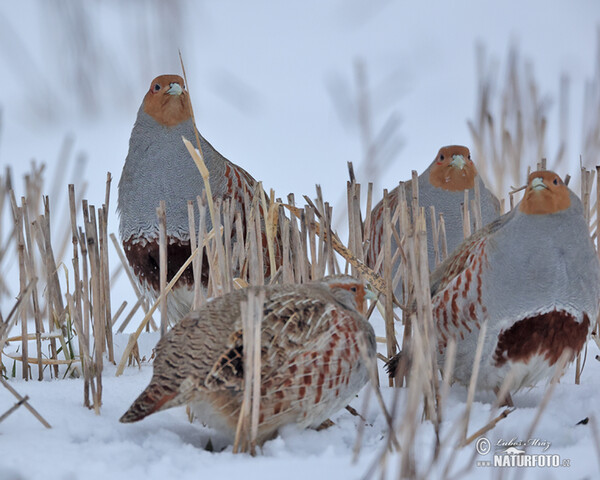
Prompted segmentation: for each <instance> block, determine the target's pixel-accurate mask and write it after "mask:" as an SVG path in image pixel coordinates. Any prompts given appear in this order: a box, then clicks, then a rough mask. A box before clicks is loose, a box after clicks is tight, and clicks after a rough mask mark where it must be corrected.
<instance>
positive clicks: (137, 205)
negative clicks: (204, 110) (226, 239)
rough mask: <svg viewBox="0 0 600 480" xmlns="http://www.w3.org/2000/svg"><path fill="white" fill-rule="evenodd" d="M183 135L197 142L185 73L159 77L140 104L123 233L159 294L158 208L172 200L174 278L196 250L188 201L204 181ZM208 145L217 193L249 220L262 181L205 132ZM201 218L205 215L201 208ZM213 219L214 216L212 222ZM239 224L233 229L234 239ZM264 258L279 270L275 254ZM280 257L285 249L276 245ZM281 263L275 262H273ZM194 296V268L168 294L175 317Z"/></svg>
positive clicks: (126, 178)
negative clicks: (220, 149) (248, 203)
mask: <svg viewBox="0 0 600 480" xmlns="http://www.w3.org/2000/svg"><path fill="white" fill-rule="evenodd" d="M182 136H183V137H185V138H187V139H188V140H189V141H191V142H192V143H193V144H194V146H196V147H197V145H196V134H195V129H194V122H193V118H192V112H191V109H190V105H189V99H188V94H187V92H186V90H185V86H184V84H183V79H182V78H181V77H180V76H179V75H161V76H159V77H157V78H155V79H154V80H153V81H152V83H151V85H150V90H149V91H148V93H146V96H145V97H144V101H143V102H142V105H141V107H140V109H139V111H138V115H137V120H136V122H135V125H134V126H133V131H132V132H131V139H130V141H129V153H128V155H127V158H126V160H125V166H124V167H123V173H122V175H121V180H120V182H119V200H118V208H119V212H120V226H119V233H120V236H121V240H122V242H123V247H124V250H125V255H126V257H127V260H128V261H129V264H130V266H131V268H132V269H133V272H134V273H135V276H136V277H137V279H138V281H139V283H140V285H141V286H142V288H143V290H144V291H145V292H146V293H147V294H148V295H149V296H150V297H151V298H153V299H155V298H157V296H158V293H159V290H160V289H159V267H158V265H159V247H158V236H159V225H158V220H157V215H156V208H157V207H158V205H159V202H160V200H164V201H165V202H166V218H167V243H168V249H167V256H168V266H167V270H168V272H167V280H168V281H170V280H171V279H172V277H173V276H174V275H175V273H177V271H178V270H179V268H180V267H181V266H182V265H183V263H184V262H185V261H186V260H187V258H188V257H189V256H190V253H191V250H190V232H189V221H188V209H187V202H188V200H191V201H192V202H193V203H194V205H195V204H196V198H197V196H202V194H203V192H204V190H205V188H204V181H203V179H202V177H201V175H200V172H199V171H198V168H197V167H196V165H195V163H194V161H193V160H192V158H191V156H190V154H189V152H188V151H187V149H186V147H185V145H184V143H183V141H182ZM199 138H200V146H201V149H202V153H203V155H204V162H205V164H206V167H207V168H208V171H209V175H210V177H209V181H210V186H211V190H212V194H213V199H221V200H227V199H229V200H231V201H232V202H233V206H234V209H235V210H236V211H237V212H239V213H240V214H241V218H242V223H243V225H244V228H245V218H246V217H245V214H246V209H245V207H244V198H245V196H244V195H245V194H246V195H247V197H246V198H249V199H250V201H251V200H252V198H253V196H254V191H255V186H256V181H255V180H254V178H252V176H251V175H250V174H249V173H248V172H246V171H245V170H244V169H242V168H241V167H239V166H237V165H235V164H233V163H231V162H230V161H229V160H227V159H226V158H225V157H223V156H222V155H221V154H220V153H219V152H217V151H216V150H215V149H214V148H213V146H212V145H211V144H210V143H208V142H207V141H206V140H205V139H204V138H203V137H202V136H199ZM195 220H196V225H198V223H199V215H198V213H196V219H195ZM211 227H212V222H211V219H210V215H207V216H206V229H207V231H210V229H211ZM234 236H235V229H233V231H232V239H233V238H234ZM263 253H264V254H265V257H264V265H265V270H266V275H269V274H270V272H271V266H270V263H269V256H268V255H267V254H266V248H264V252H263ZM276 258H279V250H278V249H277V251H276ZM273 270H274V269H273ZM207 280H208V264H207V262H205V263H204V265H203V266H202V278H201V281H202V283H203V285H206V282H207ZM192 301H193V275H192V270H191V268H188V269H187V270H186V271H185V273H184V274H183V275H182V276H181V277H180V279H179V281H178V282H177V284H176V285H175V288H174V289H173V291H172V294H171V295H169V297H168V311H169V318H170V319H171V320H172V321H176V320H178V319H180V318H181V317H182V316H183V315H185V314H186V313H187V312H188V311H189V309H190V306H191V304H192Z"/></svg>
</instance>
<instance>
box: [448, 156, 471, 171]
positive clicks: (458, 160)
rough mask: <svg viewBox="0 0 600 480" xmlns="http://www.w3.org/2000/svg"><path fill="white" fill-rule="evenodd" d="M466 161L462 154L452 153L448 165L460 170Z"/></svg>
mask: <svg viewBox="0 0 600 480" xmlns="http://www.w3.org/2000/svg"><path fill="white" fill-rule="evenodd" d="M466 163H467V162H465V157H463V156H462V155H452V161H451V162H450V165H452V166H453V167H456V168H460V169H461V170H462V169H463V168H464V166H465V165H466Z"/></svg>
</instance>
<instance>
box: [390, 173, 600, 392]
mask: <svg viewBox="0 0 600 480" xmlns="http://www.w3.org/2000/svg"><path fill="white" fill-rule="evenodd" d="M431 295H432V304H433V316H434V323H435V325H436V327H437V339H438V353H439V356H438V358H439V363H440V366H442V365H443V364H444V361H445V354H446V347H447V344H448V342H449V340H450V339H451V338H452V339H454V340H455V341H456V346H457V348H456V360H455V365H456V366H455V369H454V372H453V377H454V379H455V380H457V381H458V382H459V383H462V384H464V385H467V384H468V383H469V381H470V378H471V373H472V370H473V361H474V357H475V350H476V345H477V341H478V337H479V334H480V331H481V327H482V325H483V323H484V321H487V328H486V333H485V337H484V340H483V341H484V343H483V356H482V359H481V364H480V370H479V376H478V382H477V386H478V388H481V389H489V390H497V389H498V388H499V387H500V386H501V385H502V383H503V381H504V379H505V377H506V376H507V374H508V372H509V371H510V370H511V369H512V370H513V373H512V375H513V376H512V380H511V381H510V383H509V385H508V387H509V390H512V391H514V390H518V389H519V388H522V387H526V386H531V385H534V384H535V383H537V382H538V381H540V380H542V379H547V378H550V377H552V376H553V375H554V374H555V372H556V368H557V365H558V364H559V362H558V360H559V359H560V357H561V355H563V354H565V355H566V356H567V361H572V360H573V358H574V357H575V355H576V354H577V353H579V352H580V351H581V350H582V348H583V346H584V345H585V343H586V340H587V338H588V334H589V333H590V331H591V329H592V327H593V326H594V325H595V323H596V318H597V316H598V312H599V306H600V264H599V262H598V256H597V253H596V249H595V248H594V245H593V243H592V240H591V238H590V233H589V229H588V225H587V224H586V222H585V219H584V216H583V207H582V204H581V201H580V200H579V198H578V197H577V195H575V194H574V193H573V192H572V191H571V190H569V188H568V187H567V186H566V185H565V184H564V183H563V181H562V180H561V178H560V177H559V176H558V175H557V174H556V173H554V172H551V171H538V172H533V173H532V174H530V176H529V178H528V183H527V189H526V191H525V195H524V197H523V200H522V201H521V202H520V203H519V204H518V205H517V206H516V207H515V208H514V209H513V210H512V211H511V212H509V213H507V214H506V215H503V216H502V217H500V218H499V219H497V220H495V221H494V222H492V223H490V224H489V225H487V226H486V227H484V228H483V229H481V230H480V231H478V232H476V233H475V234H473V235H471V236H470V237H469V238H467V239H466V240H465V241H464V242H463V243H462V244H461V245H460V246H459V247H458V248H457V249H456V250H455V252H454V253H453V254H452V255H451V256H449V257H448V258H447V259H446V260H445V261H444V262H443V263H442V264H441V265H440V266H439V267H438V268H437V269H436V270H435V271H434V272H433V274H432V276H431ZM392 370H393V366H392ZM393 373H394V372H393V371H392V374H393Z"/></svg>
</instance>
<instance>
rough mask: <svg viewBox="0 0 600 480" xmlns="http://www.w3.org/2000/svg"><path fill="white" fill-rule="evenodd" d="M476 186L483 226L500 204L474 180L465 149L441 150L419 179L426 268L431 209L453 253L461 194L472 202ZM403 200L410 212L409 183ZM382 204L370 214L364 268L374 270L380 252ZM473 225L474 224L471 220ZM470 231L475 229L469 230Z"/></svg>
mask: <svg viewBox="0 0 600 480" xmlns="http://www.w3.org/2000/svg"><path fill="white" fill-rule="evenodd" d="M475 182H478V183H479V190H480V204H481V218H482V225H486V224H488V223H489V222H491V221H492V220H494V219H496V218H498V216H499V215H500V202H499V201H498V199H497V198H496V197H495V196H494V194H493V193H491V192H490V191H489V190H488V189H487V188H486V187H485V185H484V184H483V181H482V180H481V178H479V177H478V176H477V169H476V168H475V164H474V163H473V160H472V159H471V154H470V152H469V149H468V148H467V147H463V146H460V145H450V146H446V147H442V148H440V150H439V152H438V154H437V156H436V157H435V160H434V161H433V162H432V163H431V165H429V167H428V168H427V170H425V171H424V172H423V173H422V174H421V175H419V183H418V185H419V205H420V206H421V207H425V215H426V221H427V249H428V254H429V268H430V269H431V270H433V269H434V268H435V266H436V261H435V248H434V245H433V234H432V221H431V211H430V208H429V207H430V206H434V207H435V212H436V216H437V215H438V214H440V213H442V214H443V215H444V222H445V227H446V242H447V247H448V252H449V253H450V252H452V251H453V250H454V249H455V248H456V247H457V246H458V245H459V244H460V243H461V242H462V241H463V240H464V235H463V226H462V224H463V223H462V217H461V212H462V204H463V203H464V198H465V195H464V191H465V190H469V199H470V200H472V199H473V198H474V188H475ZM404 187H405V192H406V200H407V202H408V206H409V209H410V206H411V203H412V182H410V181H407V182H404ZM399 194H400V189H399V187H396V188H395V189H394V190H392V191H391V192H390V193H389V197H388V198H389V205H390V211H391V215H393V214H394V210H395V208H396V206H397V205H398V196H399ZM383 213H384V211H383V200H382V201H381V202H379V203H378V204H377V205H376V206H375V207H374V208H373V211H372V213H371V225H370V232H369V248H368V250H367V258H366V261H367V264H368V265H369V266H370V267H371V268H374V267H375V266H376V263H377V257H378V255H379V254H380V252H381V251H382V250H383V242H384V238H383ZM472 218H473V221H474V217H472ZM471 228H472V229H473V228H474V226H472V227H471ZM397 248H398V246H397V245H396V242H395V239H394V236H392V255H393V254H394V252H395V251H396V250H397ZM398 268H399V262H397V263H396V265H395V266H394V267H393V273H392V275H395V272H396V271H397V269H398ZM401 288H402V283H401V282H398V283H397V285H396V288H395V293H396V296H397V297H398V298H401Z"/></svg>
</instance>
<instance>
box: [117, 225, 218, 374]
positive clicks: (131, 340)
mask: <svg viewBox="0 0 600 480" xmlns="http://www.w3.org/2000/svg"><path fill="white" fill-rule="evenodd" d="M212 237H213V236H212V235H207V237H206V240H205V242H204V244H206V242H207V241H208V240H209V239H210V238H212ZM198 250H199V249H198V248H196V250H194V251H193V252H192V254H191V255H190V256H189V257H188V259H187V260H186V261H185V262H184V263H183V265H182V266H181V268H180V269H179V270H178V271H177V273H176V274H175V275H174V276H173V278H172V279H171V281H170V282H169V283H168V284H167V286H166V287H165V291H164V293H163V294H164V295H168V294H169V292H170V291H171V290H172V288H173V286H174V285H175V283H177V280H179V277H180V276H181V275H182V274H183V272H185V270H186V269H187V267H188V266H189V265H190V263H192V261H193V260H194V257H195V256H196V254H197V253H198ZM163 294H161V295H159V297H158V298H157V299H156V301H155V302H154V304H153V305H152V307H151V308H150V309H149V310H148V313H146V316H145V317H144V318H143V320H142V321H141V323H140V325H139V326H138V328H137V330H136V331H135V332H134V333H132V334H131V335H130V336H129V341H128V342H127V346H126V347H125V351H124V352H123V356H122V357H121V360H120V362H119V364H118V365H117V371H116V373H115V375H116V376H117V377H118V376H120V375H122V374H123V371H124V370H125V364H126V363H127V359H128V358H129V355H130V354H131V351H132V350H133V348H134V346H135V345H136V344H137V340H138V338H139V336H140V334H141V333H142V331H143V330H144V328H145V327H146V325H147V324H148V322H149V321H150V318H151V317H152V314H153V313H154V311H155V310H156V309H157V308H158V306H159V305H160V301H161V300H162V299H163V298H164V297H163Z"/></svg>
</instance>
